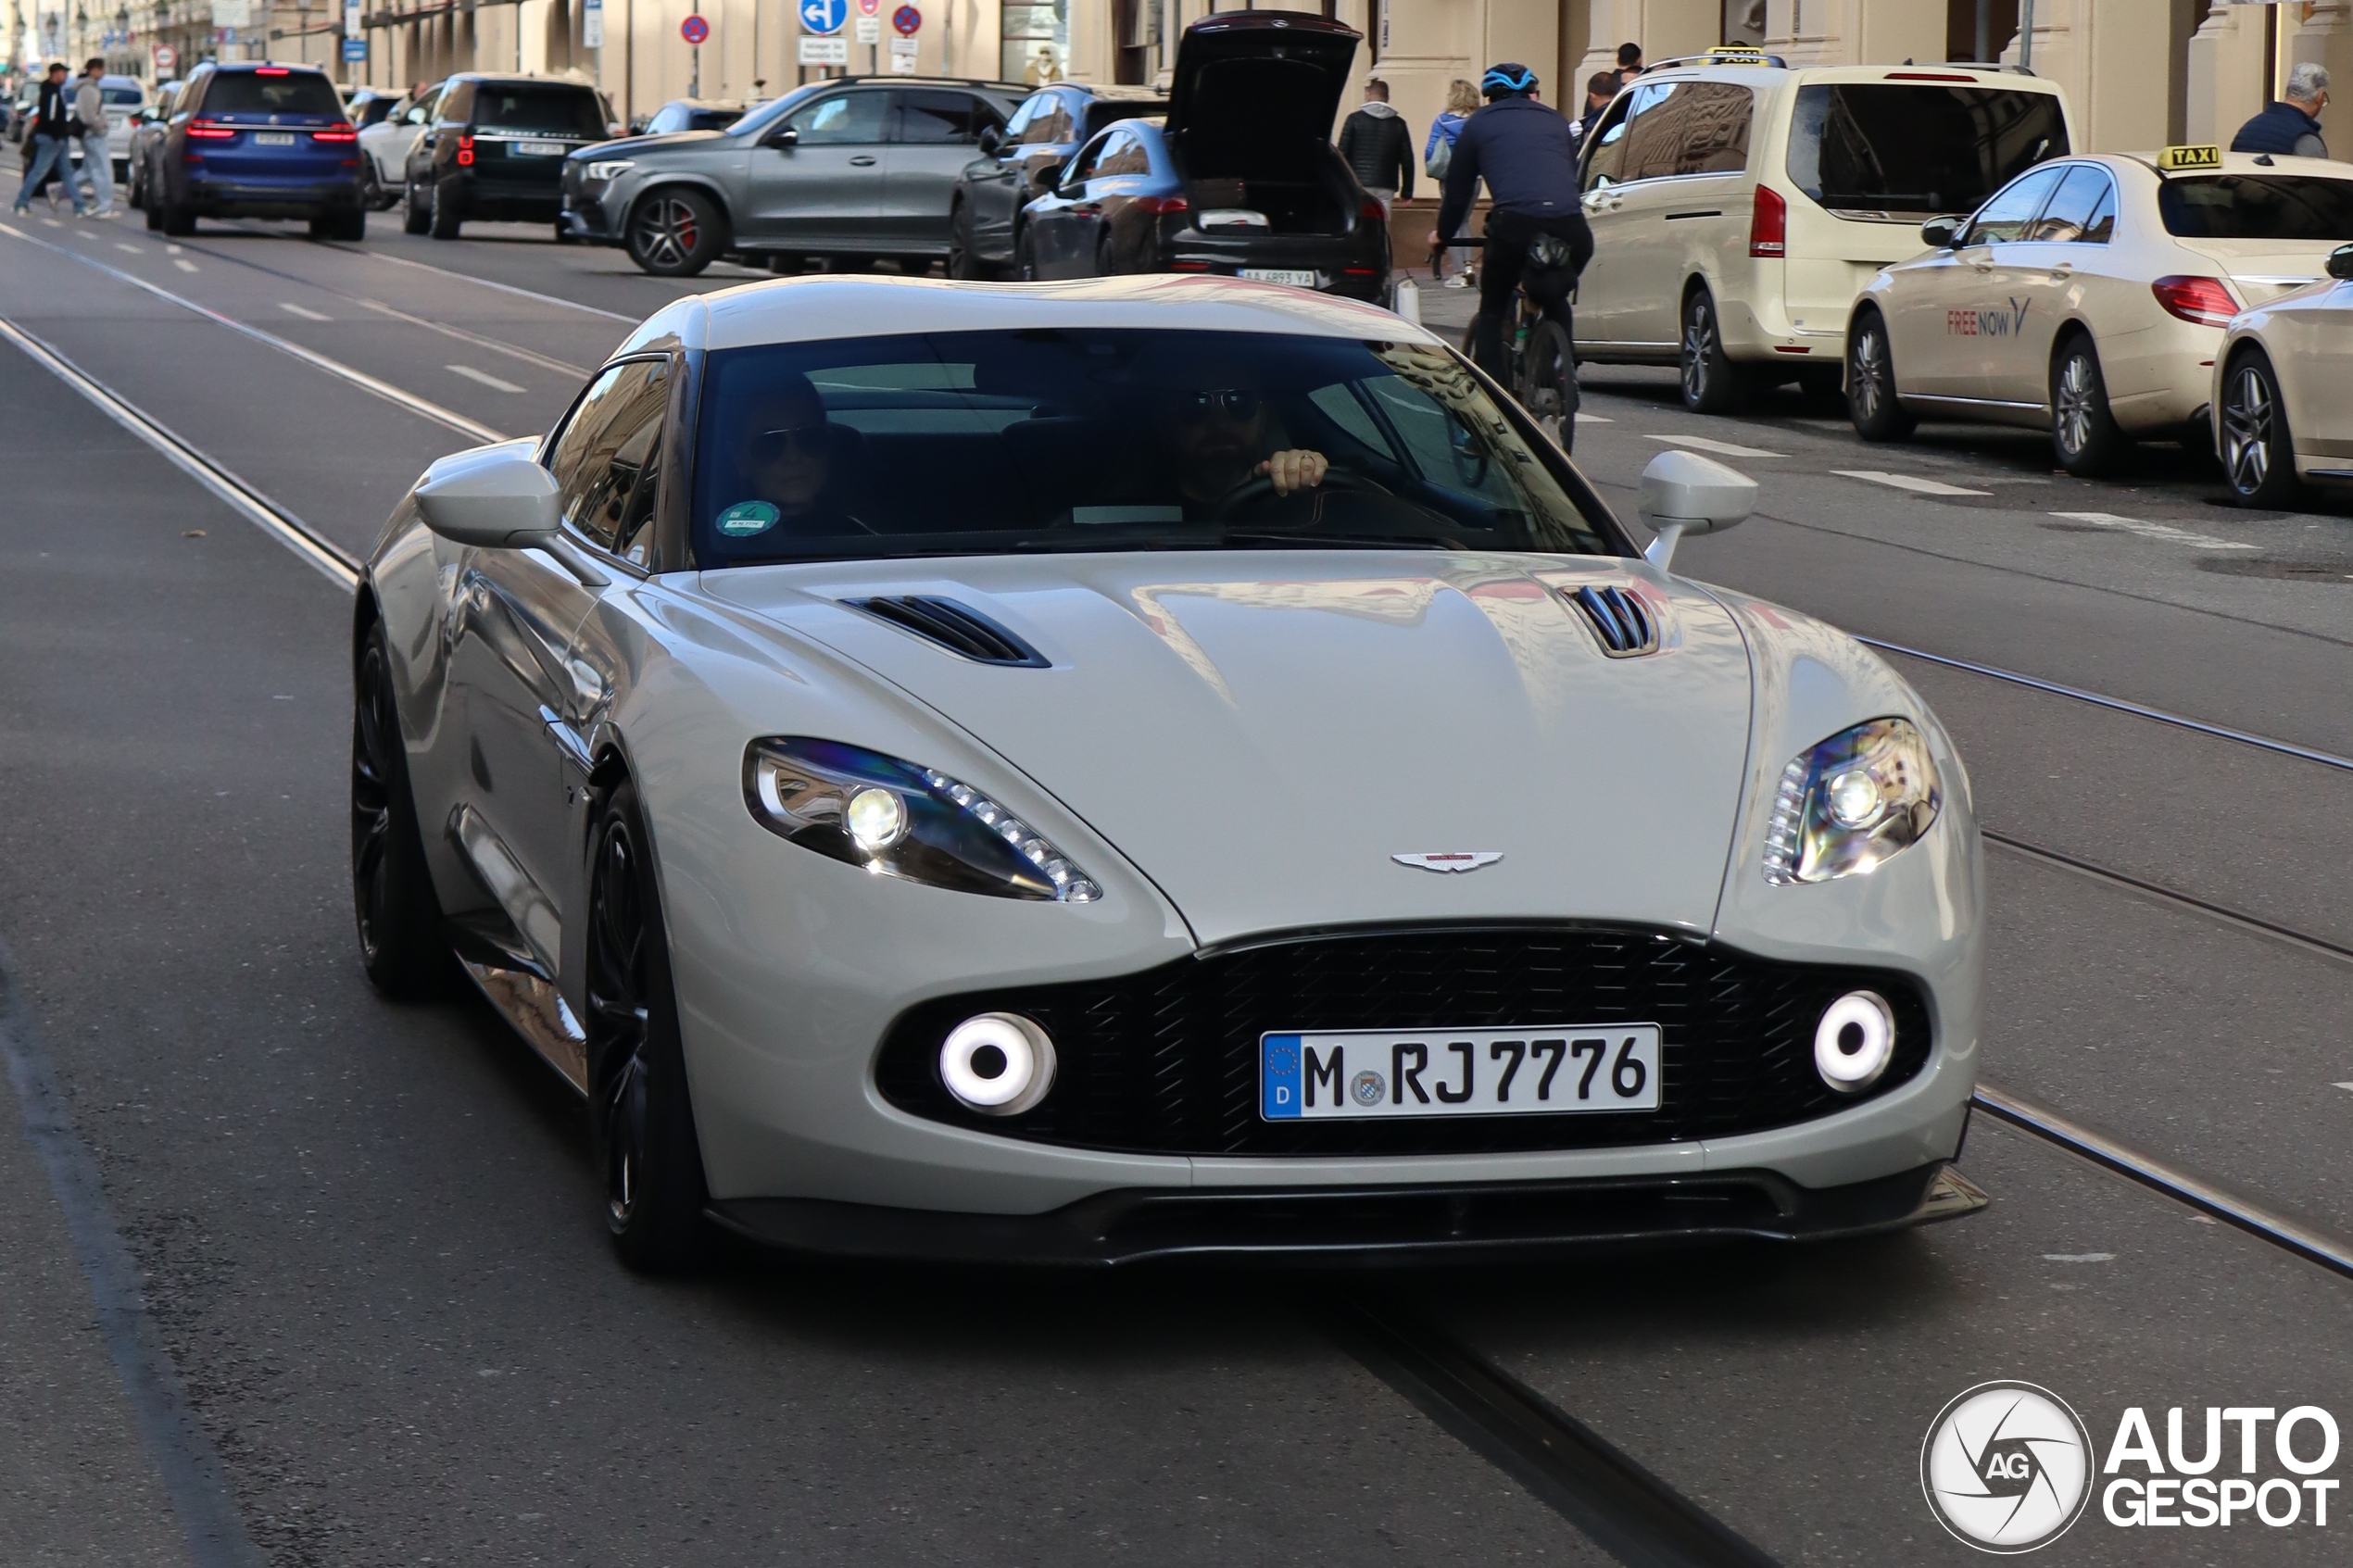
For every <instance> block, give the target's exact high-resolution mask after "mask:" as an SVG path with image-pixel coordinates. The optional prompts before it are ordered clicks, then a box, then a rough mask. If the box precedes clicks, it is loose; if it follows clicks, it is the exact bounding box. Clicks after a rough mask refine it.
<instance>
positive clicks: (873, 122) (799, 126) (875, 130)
mask: <svg viewBox="0 0 2353 1568" xmlns="http://www.w3.org/2000/svg"><path fill="white" fill-rule="evenodd" d="M889 107H890V95H889V94H887V93H837V94H834V95H833V96H832V97H830V98H820V99H818V100H817V101H816V102H815V103H813V104H811V105H810V106H809V107H807V108H802V109H795V110H794V111H793V114H792V118H791V119H787V120H786V121H785V123H786V125H787V126H788V127H790V128H791V129H792V130H794V131H798V132H800V144H801V145H802V146H804V147H826V146H841V145H848V144H859V143H875V142H879V141H881V140H882V139H883V117H884V115H885V114H886V113H887V111H888V109H889Z"/></svg>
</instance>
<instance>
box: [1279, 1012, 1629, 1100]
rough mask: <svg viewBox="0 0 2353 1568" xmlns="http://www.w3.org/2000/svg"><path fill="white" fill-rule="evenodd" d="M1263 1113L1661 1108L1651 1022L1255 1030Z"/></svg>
mask: <svg viewBox="0 0 2353 1568" xmlns="http://www.w3.org/2000/svg"><path fill="white" fill-rule="evenodd" d="M1258 1085H1259V1096H1258V1114H1259V1115H1260V1116H1261V1117H1262V1118H1263V1119H1265V1120H1266V1121H1269V1122H1288V1121H1297V1120H1308V1121H1313V1120H1317V1119H1337V1118H1346V1119H1351V1120H1355V1121H1365V1120H1367V1119H1371V1118H1378V1117H1384V1116H1388V1117H1405V1116H1551V1115H1557V1114H1559V1113H1561V1112H1563V1111H1578V1110H1657V1109H1658V1025H1657V1024H1655V1023H1565V1024H1546V1025H1542V1026H1540V1027H1534V1028H1526V1029H1416V1030H1390V1029H1350V1030H1342V1031H1337V1032H1334V1033H1330V1034H1321V1035H1306V1034H1300V1035H1260V1036H1259V1039H1258Z"/></svg>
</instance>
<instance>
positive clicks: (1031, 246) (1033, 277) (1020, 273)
mask: <svg viewBox="0 0 2353 1568" xmlns="http://www.w3.org/2000/svg"><path fill="white" fill-rule="evenodd" d="M1013 274H1014V276H1016V277H1018V278H1019V279H1021V281H1022V282H1025V283H1034V282H1037V281H1038V240H1037V237H1036V236H1035V235H1033V234H1032V233H1030V232H1029V231H1028V230H1026V229H1024V230H1023V231H1022V232H1020V233H1019V234H1017V235H1016V236H1014V239H1013Z"/></svg>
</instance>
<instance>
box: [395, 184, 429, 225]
mask: <svg viewBox="0 0 2353 1568" xmlns="http://www.w3.org/2000/svg"><path fill="white" fill-rule="evenodd" d="M420 194H422V193H421V192H419V191H418V189H417V182H415V181H414V180H411V181H409V184H408V187H407V189H406V190H405V191H403V192H402V194H401V197H400V232H402V233H404V234H422V233H425V232H429V231H430V230H431V229H432V228H433V214H432V213H431V212H430V211H428V210H426V208H425V207H424V204H423V203H422V202H420V201H419V200H418V199H417V198H418V196H419V195H420Z"/></svg>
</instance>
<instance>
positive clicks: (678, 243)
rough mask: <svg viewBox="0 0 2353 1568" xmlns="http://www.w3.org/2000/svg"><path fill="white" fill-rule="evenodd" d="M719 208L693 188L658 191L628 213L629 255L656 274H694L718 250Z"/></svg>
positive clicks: (672, 275)
mask: <svg viewBox="0 0 2353 1568" xmlns="http://www.w3.org/2000/svg"><path fill="white" fill-rule="evenodd" d="M722 227H723V225H722V223H721V221H720V218H719V213H718V210H717V209H716V208H715V207H712V206H711V202H710V201H709V200H708V199H707V198H705V197H703V196H701V195H698V194H696V193H695V192H693V191H685V190H669V191H656V192H654V193H653V194H651V195H649V196H648V197H646V198H645V199H644V200H643V201H640V202H639V203H638V204H637V207H636V210H635V211H634V212H632V213H631V214H630V215H629V230H628V236H629V259H630V260H632V261H635V263H636V264H637V267H638V270H640V271H643V272H648V273H651V274H652V275H653V276H655V277H657V278H691V277H693V276H694V275H695V274H696V273H698V272H700V271H701V270H703V269H704V268H706V267H708V266H710V265H711V261H712V259H713V258H714V257H717V256H718V254H719V247H720V244H721V241H722V239H723V237H724V236H723V235H722V233H721V229H722Z"/></svg>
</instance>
